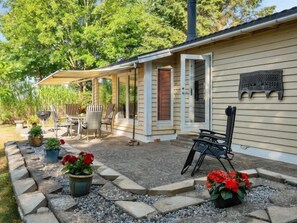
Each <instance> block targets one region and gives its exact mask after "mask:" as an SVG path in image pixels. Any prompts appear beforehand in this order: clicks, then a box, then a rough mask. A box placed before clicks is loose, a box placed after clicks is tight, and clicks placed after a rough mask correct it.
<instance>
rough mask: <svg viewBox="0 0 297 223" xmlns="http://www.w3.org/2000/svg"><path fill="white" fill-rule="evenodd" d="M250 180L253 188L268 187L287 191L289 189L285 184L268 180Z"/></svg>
mask: <svg viewBox="0 0 297 223" xmlns="http://www.w3.org/2000/svg"><path fill="white" fill-rule="evenodd" d="M249 180H250V182H251V183H252V187H258V186H267V187H273V188H275V189H277V190H285V189H286V187H287V186H286V185H285V184H283V183H280V182H276V181H271V180H267V179H264V178H250V179H249Z"/></svg>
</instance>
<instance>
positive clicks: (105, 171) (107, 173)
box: [97, 166, 121, 180]
mask: <svg viewBox="0 0 297 223" xmlns="http://www.w3.org/2000/svg"><path fill="white" fill-rule="evenodd" d="M97 172H98V173H99V175H100V176H102V177H103V178H105V179H107V180H115V179H116V178H118V176H120V175H121V174H120V173H119V172H117V171H115V170H113V169H111V168H108V167H106V166H102V167H100V168H98V170H97Z"/></svg>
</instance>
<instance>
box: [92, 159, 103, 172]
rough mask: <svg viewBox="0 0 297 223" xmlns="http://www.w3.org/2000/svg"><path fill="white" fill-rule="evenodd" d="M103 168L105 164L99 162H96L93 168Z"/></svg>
mask: <svg viewBox="0 0 297 223" xmlns="http://www.w3.org/2000/svg"><path fill="white" fill-rule="evenodd" d="M102 166H104V164H103V163H101V162H99V161H98V160H94V161H93V164H92V168H93V169H94V170H97V169H98V168H99V167H102Z"/></svg>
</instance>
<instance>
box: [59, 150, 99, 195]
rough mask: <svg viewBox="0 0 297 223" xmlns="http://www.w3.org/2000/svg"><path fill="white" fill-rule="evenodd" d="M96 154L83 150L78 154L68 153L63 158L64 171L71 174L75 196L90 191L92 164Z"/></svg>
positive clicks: (70, 178) (71, 191) (71, 188)
mask: <svg viewBox="0 0 297 223" xmlns="http://www.w3.org/2000/svg"><path fill="white" fill-rule="evenodd" d="M93 161H94V156H93V154H91V153H86V152H81V153H79V155H78V156H73V155H69V154H67V155H66V156H64V157H63V159H62V164H63V165H64V167H63V169H62V172H64V173H67V174H68V175H69V185H70V193H71V195H72V196H74V197H79V196H82V195H86V194H88V193H89V192H90V188H91V185H92V179H93V169H92V167H91V164H92V163H93Z"/></svg>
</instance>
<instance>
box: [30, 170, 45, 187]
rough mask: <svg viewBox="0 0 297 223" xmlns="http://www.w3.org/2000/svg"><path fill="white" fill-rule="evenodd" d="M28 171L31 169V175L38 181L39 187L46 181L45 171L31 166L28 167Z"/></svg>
mask: <svg viewBox="0 0 297 223" xmlns="http://www.w3.org/2000/svg"><path fill="white" fill-rule="evenodd" d="M28 171H29V173H30V175H31V176H32V177H33V178H34V180H35V181H36V183H37V185H38V187H39V185H40V184H41V183H42V182H43V181H44V175H45V173H44V171H42V170H36V169H34V168H31V167H28ZM46 176H47V175H46Z"/></svg>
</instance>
